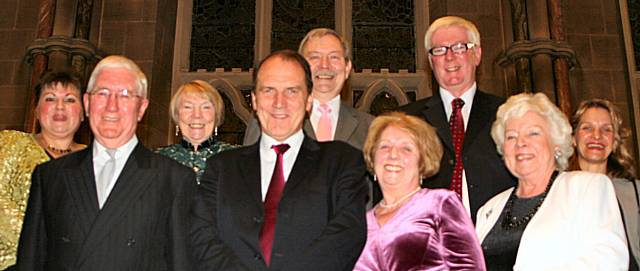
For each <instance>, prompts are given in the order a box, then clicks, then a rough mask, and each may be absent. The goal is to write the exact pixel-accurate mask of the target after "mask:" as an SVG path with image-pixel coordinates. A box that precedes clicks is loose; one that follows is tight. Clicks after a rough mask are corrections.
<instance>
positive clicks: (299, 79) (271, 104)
mask: <svg viewBox="0 0 640 271" xmlns="http://www.w3.org/2000/svg"><path fill="white" fill-rule="evenodd" d="M251 100H252V106H253V109H254V110H255V111H256V115H257V116H258V119H259V120H260V126H261V128H262V132H264V133H265V134H267V135H268V136H270V137H272V138H274V139H275V140H277V141H281V142H282V141H284V140H285V139H287V138H289V137H290V136H291V135H293V134H294V133H296V132H298V131H299V130H300V129H302V123H303V120H304V117H305V114H306V112H307V111H309V109H311V104H312V103H311V100H312V99H311V95H309V91H308V90H307V86H306V82H305V73H304V70H303V69H302V67H300V65H299V64H298V63H297V62H295V61H293V60H284V59H282V58H281V57H279V56H275V57H271V58H270V59H267V60H266V61H265V62H264V63H262V66H261V67H260V68H259V71H258V74H257V81H256V89H255V91H254V92H252V93H251Z"/></svg>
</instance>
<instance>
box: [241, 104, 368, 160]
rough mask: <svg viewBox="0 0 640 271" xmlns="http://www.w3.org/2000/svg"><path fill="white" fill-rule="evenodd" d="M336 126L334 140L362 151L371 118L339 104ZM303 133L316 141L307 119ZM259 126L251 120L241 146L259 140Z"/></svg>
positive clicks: (255, 121)
mask: <svg viewBox="0 0 640 271" xmlns="http://www.w3.org/2000/svg"><path fill="white" fill-rule="evenodd" d="M338 115H339V116H338V126H337V127H336V133H335V136H334V140H340V141H344V142H347V143H349V145H351V146H353V147H355V148H357V149H359V150H362V147H363V146H364V141H365V140H366V139H367V132H368V130H369V125H371V121H373V116H371V115H369V114H367V113H364V112H360V111H358V110H357V109H355V108H353V107H350V106H348V105H346V104H345V103H340V113H339V114H338ZM303 129H304V132H305V134H306V135H307V136H309V137H311V138H312V139H316V134H315V132H314V131H313V126H312V125H311V122H310V121H309V119H308V118H307V119H305V122H304V128H303ZM260 133H261V131H260V125H259V123H258V121H257V120H256V119H255V118H252V119H251V120H250V121H249V123H248V124H247V130H246V131H245V133H244V141H243V144H244V145H245V146H247V145H252V144H254V143H256V142H257V141H258V139H259V138H260Z"/></svg>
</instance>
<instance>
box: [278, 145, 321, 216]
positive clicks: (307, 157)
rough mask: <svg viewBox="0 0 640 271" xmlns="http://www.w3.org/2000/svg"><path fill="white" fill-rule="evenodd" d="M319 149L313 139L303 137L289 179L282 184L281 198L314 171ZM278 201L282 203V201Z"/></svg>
mask: <svg viewBox="0 0 640 271" xmlns="http://www.w3.org/2000/svg"><path fill="white" fill-rule="evenodd" d="M319 149H320V147H319V146H318V143H317V142H316V141H315V140H313V139H311V138H309V137H307V136H305V137H304V141H302V146H300V151H299V152H298V157H296V161H295V162H294V164H293V168H292V169H291V173H290V174H289V179H287V183H286V184H285V186H284V191H283V192H282V197H283V200H284V199H285V198H286V197H287V193H290V192H289V191H291V190H293V189H295V187H296V186H298V185H299V184H300V183H302V182H303V181H305V180H307V179H308V178H307V176H308V175H309V174H311V173H313V172H314V171H315V170H314V169H315V168H316V163H317V161H318V150H319ZM280 203H281V204H282V201H281V202H280Z"/></svg>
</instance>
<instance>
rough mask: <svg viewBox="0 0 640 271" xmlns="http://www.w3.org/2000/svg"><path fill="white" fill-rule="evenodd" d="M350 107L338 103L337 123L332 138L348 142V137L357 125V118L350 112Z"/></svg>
mask: <svg viewBox="0 0 640 271" xmlns="http://www.w3.org/2000/svg"><path fill="white" fill-rule="evenodd" d="M351 110H355V109H352V108H350V107H348V106H346V105H345V104H343V103H340V111H339V113H338V124H337V126H336V132H335V137H334V140H341V141H345V142H348V141H349V137H351V135H352V134H353V132H354V131H355V130H356V127H358V119H357V118H356V117H355V116H354V115H353V112H351Z"/></svg>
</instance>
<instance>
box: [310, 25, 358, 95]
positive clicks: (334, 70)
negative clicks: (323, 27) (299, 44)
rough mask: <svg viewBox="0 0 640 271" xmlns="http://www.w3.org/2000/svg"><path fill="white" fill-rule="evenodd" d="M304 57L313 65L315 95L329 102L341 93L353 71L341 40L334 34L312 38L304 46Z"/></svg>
mask: <svg viewBox="0 0 640 271" xmlns="http://www.w3.org/2000/svg"><path fill="white" fill-rule="evenodd" d="M303 52H304V58H305V59H306V60H307V62H309V66H311V73H312V75H313V96H314V97H315V98H316V99H318V100H320V101H321V102H328V101H329V100H331V99H333V98H334V97H336V96H338V95H339V94H340V91H342V86H343V85H344V82H345V81H346V80H347V79H348V78H349V73H350V72H351V61H347V60H346V58H345V51H344V50H343V49H342V44H341V43H340V40H339V39H338V38H337V37H335V36H333V35H324V36H322V37H317V38H311V39H309V40H308V41H307V43H306V44H305V46H304V50H303Z"/></svg>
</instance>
